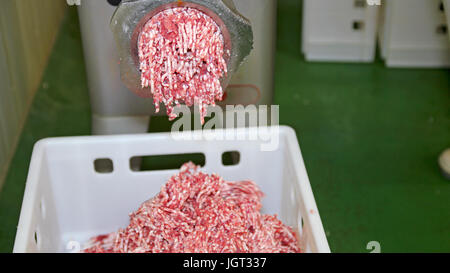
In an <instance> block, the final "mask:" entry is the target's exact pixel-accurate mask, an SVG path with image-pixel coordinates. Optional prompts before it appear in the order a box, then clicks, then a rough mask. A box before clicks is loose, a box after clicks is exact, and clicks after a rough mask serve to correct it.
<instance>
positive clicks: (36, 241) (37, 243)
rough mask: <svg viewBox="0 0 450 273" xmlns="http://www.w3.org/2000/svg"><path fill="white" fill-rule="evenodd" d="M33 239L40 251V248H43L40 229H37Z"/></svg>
mask: <svg viewBox="0 0 450 273" xmlns="http://www.w3.org/2000/svg"><path fill="white" fill-rule="evenodd" d="M33 239H34V243H35V244H36V247H37V248H38V249H39V248H40V246H41V238H40V235H39V230H38V229H36V230H35V231H34V237H33Z"/></svg>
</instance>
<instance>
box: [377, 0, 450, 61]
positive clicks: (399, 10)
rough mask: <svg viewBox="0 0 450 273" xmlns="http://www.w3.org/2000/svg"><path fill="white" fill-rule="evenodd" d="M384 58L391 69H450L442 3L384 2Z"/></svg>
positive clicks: (449, 44) (416, 0)
mask: <svg viewBox="0 0 450 273" xmlns="http://www.w3.org/2000/svg"><path fill="white" fill-rule="evenodd" d="M380 23H381V26H380V35H379V36H380V39H379V42H380V48H381V55H382V57H383V58H384V59H385V61H386V65H387V66H388V67H412V68H413V67H431V68H434V67H450V42H449V39H448V37H447V35H448V26H447V21H446V16H445V8H444V3H443V1H442V0H426V1H423V0H395V1H384V2H383V9H382V16H381V20H380Z"/></svg>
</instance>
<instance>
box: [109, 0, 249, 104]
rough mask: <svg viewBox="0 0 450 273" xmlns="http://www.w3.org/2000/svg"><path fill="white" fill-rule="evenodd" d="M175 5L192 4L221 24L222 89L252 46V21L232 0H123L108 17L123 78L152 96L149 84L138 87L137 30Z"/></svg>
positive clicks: (133, 88)
mask: <svg viewBox="0 0 450 273" xmlns="http://www.w3.org/2000/svg"><path fill="white" fill-rule="evenodd" d="M175 7H189V8H195V9H197V10H199V11H201V12H203V13H205V14H206V15H208V16H210V17H211V18H212V19H213V20H214V21H215V22H216V24H217V25H218V26H219V27H220V30H221V32H222V36H223V38H224V46H225V48H224V52H226V53H225V56H224V59H225V61H226V62H227V67H228V73H227V76H226V77H224V78H223V79H221V84H222V87H223V89H225V88H226V86H227V85H228V83H229V81H230V79H231V77H232V76H233V74H234V73H235V72H236V70H237V69H238V68H239V66H240V65H241V64H242V62H243V61H244V60H245V58H246V57H247V56H248V55H249V54H250V52H251V50H252V49H253V31H252V27H251V24H250V22H249V20H248V19H246V18H245V17H244V16H242V15H241V14H240V13H239V12H238V11H237V10H236V8H235V6H234V4H233V2H232V0H186V1H180V0H178V1H174V0H124V1H122V3H121V4H120V5H119V7H118V8H117V10H116V12H115V13H114V15H113V17H112V19H111V29H112V32H113V34H114V37H115V39H116V43H117V47H118V53H119V58H120V59H119V60H120V72H121V79H122V82H123V83H124V84H125V86H126V87H127V88H128V89H130V90H131V91H133V92H134V93H136V94H137V95H138V96H140V97H144V98H148V97H151V96H152V92H151V89H150V88H142V87H141V72H140V70H139V56H138V41H139V37H140V33H141V31H142V29H143V27H144V26H145V24H146V23H147V22H148V21H149V20H150V19H151V18H152V17H153V16H155V15H156V14H158V13H159V12H161V11H163V10H166V9H169V8H175ZM228 53H229V54H228Z"/></svg>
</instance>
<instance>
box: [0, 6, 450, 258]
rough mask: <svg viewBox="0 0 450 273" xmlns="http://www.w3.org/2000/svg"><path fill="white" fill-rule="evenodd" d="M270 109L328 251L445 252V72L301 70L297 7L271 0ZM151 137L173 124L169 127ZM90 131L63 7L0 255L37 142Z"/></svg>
mask: <svg viewBox="0 0 450 273" xmlns="http://www.w3.org/2000/svg"><path fill="white" fill-rule="evenodd" d="M279 14H280V15H282V16H279V27H278V36H279V37H278V51H277V63H276V90H275V103H276V104H279V105H280V111H281V113H280V115H281V123H282V124H286V125H290V126H292V127H293V128H295V130H296V131H297V133H298V136H299V141H300V145H301V148H302V152H303V156H304V159H305V162H306V167H307V169H308V172H309V177H310V180H311V184H312V187H313V190H314V194H315V198H316V201H317V204H318V207H319V210H320V213H321V216H322V220H323V224H324V227H325V230H326V233H327V236H328V240H329V243H330V246H331V249H332V251H336V252H368V251H367V250H366V245H367V243H368V242H369V241H378V242H380V244H381V251H383V252H444V251H445V252H449V251H450V181H447V180H445V179H443V178H442V177H441V175H440V173H439V169H438V166H437V163H436V160H437V156H438V155H439V153H440V152H441V151H442V150H443V149H444V148H446V147H450V74H449V71H448V70H403V69H396V70H391V69H386V68H385V67H384V66H383V63H382V62H381V61H380V60H377V61H376V62H375V64H367V65H366V64H315V63H306V62H305V61H304V59H303V57H302V55H301V54H300V30H301V26H300V22H301V20H300V16H301V5H300V4H299V1H291V0H279ZM152 126H153V127H152V130H153V131H163V130H165V129H168V128H170V124H169V123H168V122H167V121H166V120H165V119H158V120H156V122H155V121H153V123H152ZM89 133H90V109H89V98H88V94H87V85H86V77H85V69H84V63H83V55H82V49H81V44H80V33H79V26H78V19H77V14H76V10H75V9H74V8H70V11H69V12H68V15H67V18H66V20H65V23H64V25H63V28H62V31H61V35H60V37H59V39H58V41H57V43H56V46H55V49H54V52H53V55H52V56H51V59H50V63H49V66H48V69H47V71H46V73H45V76H44V79H43V84H42V87H41V89H40V90H39V92H38V93H37V96H36V99H35V101H34V104H33V106H32V109H31V112H30V115H29V118H28V121H27V123H26V126H25V129H24V131H23V134H22V136H21V139H20V143H19V146H18V148H17V152H16V154H15V157H14V159H13V161H12V164H11V168H10V170H9V173H8V176H7V179H6V181H5V184H4V186H3V188H2V192H1V193H0V252H10V251H11V250H12V247H13V243H14V236H15V231H16V226H17V222H18V218H19V213H20V206H21V203H22V196H23V191H24V183H25V181H26V175H27V169H28V165H29V159H30V156H31V151H32V147H33V144H34V143H35V142H36V141H37V140H39V139H41V138H45V137H49V136H73V135H86V134H89Z"/></svg>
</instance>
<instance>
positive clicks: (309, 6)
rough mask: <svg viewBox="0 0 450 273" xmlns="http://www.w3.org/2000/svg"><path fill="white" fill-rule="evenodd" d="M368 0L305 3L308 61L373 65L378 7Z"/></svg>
mask: <svg viewBox="0 0 450 273" xmlns="http://www.w3.org/2000/svg"><path fill="white" fill-rule="evenodd" d="M376 3H377V1H366V0H304V1H303V4H304V6H303V39H302V50H303V53H304V54H305V58H306V60H308V61H342V62H371V61H373V60H374V57H375V48H376V32H377V22H378V21H377V20H378V11H379V6H378V5H376Z"/></svg>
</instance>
